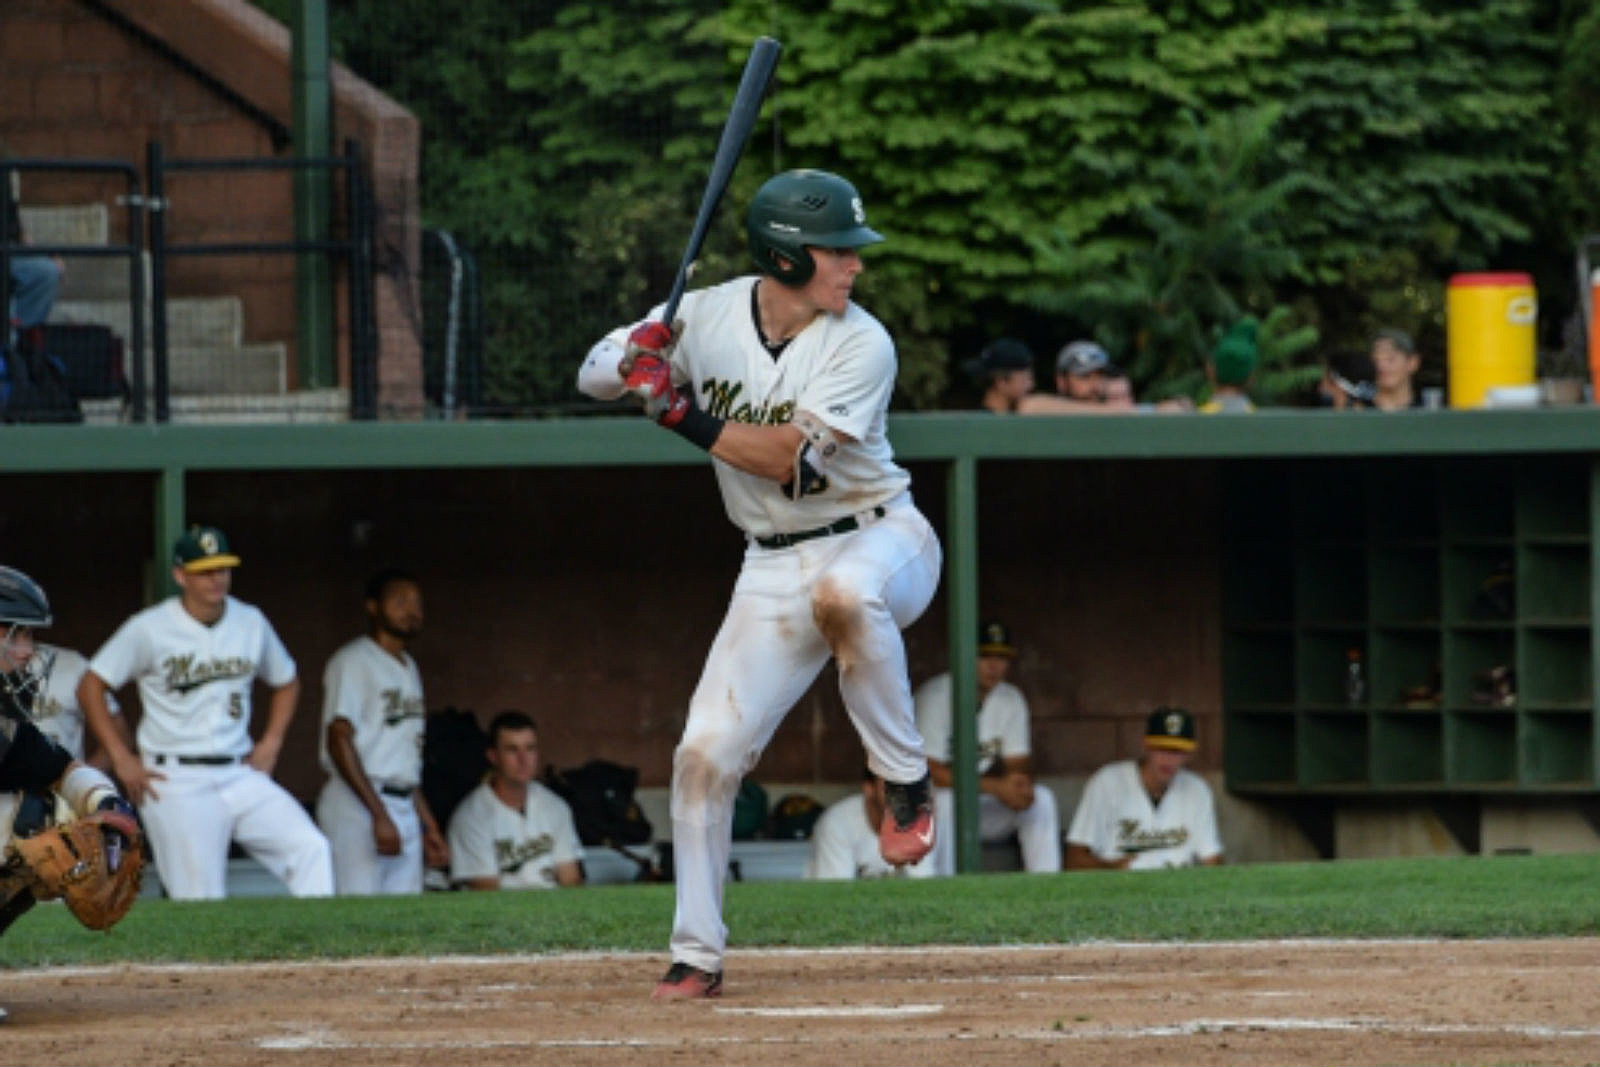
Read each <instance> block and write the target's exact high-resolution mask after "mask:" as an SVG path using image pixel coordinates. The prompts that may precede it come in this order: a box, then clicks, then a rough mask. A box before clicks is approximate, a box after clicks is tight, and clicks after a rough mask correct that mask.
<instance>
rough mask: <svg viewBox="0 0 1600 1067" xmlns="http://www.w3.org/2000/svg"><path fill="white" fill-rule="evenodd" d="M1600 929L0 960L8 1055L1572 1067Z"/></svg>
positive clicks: (183, 1059)
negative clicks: (689, 951) (677, 979)
mask: <svg viewBox="0 0 1600 1067" xmlns="http://www.w3.org/2000/svg"><path fill="white" fill-rule="evenodd" d="M1596 959H1600V940H1596V939H1572V940H1548V941H1288V942H1285V941H1275V942H1259V943H1258V942H1250V943H1227V944H1187V943H1185V944H1086V945H1076V946H1021V947H992V946H985V947H932V948H917V949H909V948H894V949H888V948H849V949H831V950H825V951H803V950H758V949H744V950H737V949H736V950H735V951H734V952H732V953H731V954H730V956H729V959H728V962H727V979H726V982H727V984H726V993H725V995H724V996H723V997H722V998H720V999H718V1000H712V1001H697V1002H675V1003H656V1002H653V1001H651V1000H650V999H649V993H650V990H651V988H652V986H653V985H654V982H655V979H656V978H658V977H659V973H658V972H661V971H664V970H665V967H666V963H667V960H666V959H665V957H664V956H659V955H623V954H580V955H564V956H538V957H536V956H503V957H499V956H497V957H473V958H466V957H450V958H447V959H439V960H423V959H399V960H355V961H345V962H331V963H317V964H249V965H239V966H211V965H204V966H189V965H162V966H131V965H130V966H119V967H104V968H73V969H45V970H29V971H8V972H4V973H0V1004H4V1005H5V1006H6V1007H7V1008H8V1009H9V1010H10V1013H11V1018H10V1021H9V1022H8V1023H6V1025H5V1030H4V1031H3V1037H4V1044H3V1045H0V1048H3V1049H4V1051H3V1053H0V1061H3V1062H6V1063H27V1064H128V1065H141V1064H204V1063H230V1064H245V1065H249V1064H302V1063H303V1064H307V1065H311V1064H335V1065H343V1064H456V1063H459V1064H474V1065H494V1064H508V1065H509V1064H640V1065H644V1064H656V1063H668V1062H671V1063H684V1064H693V1063H706V1064H740V1063H763V1064H802V1065H811V1064H839V1063H850V1064H863V1065H870V1064H905V1063H919V1064H950V1065H959V1067H973V1065H975V1064H1040V1063H1051V1064H1080V1063H1082V1064H1124V1063H1126V1064H1437V1063H1453V1064H1485V1065H1488V1064H1501V1063H1522V1064H1546V1063H1548V1064H1585V1063H1594V1062H1596V1055H1595V1053H1596V1050H1597V1049H1600V1021H1597V1020H1596V1019H1595V1018H1594V1017H1593V1014H1592V1007H1593V1003H1592V997H1591V996H1589V995H1588V993H1589V990H1588V986H1589V985H1590V984H1592V980H1593V974H1594V971H1593V967H1594V961H1595V960H1596Z"/></svg>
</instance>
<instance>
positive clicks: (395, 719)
mask: <svg viewBox="0 0 1600 1067" xmlns="http://www.w3.org/2000/svg"><path fill="white" fill-rule="evenodd" d="M378 699H379V700H380V701H381V702H382V703H383V725H385V726H399V725H400V724H401V723H403V722H405V721H406V720H407V719H421V718H424V717H425V716H426V715H427V709H426V708H424V707H423V702H422V698H421V697H408V696H405V695H404V694H402V693H401V692H400V690H398V689H385V690H384V691H383V692H381V693H379V694H378Z"/></svg>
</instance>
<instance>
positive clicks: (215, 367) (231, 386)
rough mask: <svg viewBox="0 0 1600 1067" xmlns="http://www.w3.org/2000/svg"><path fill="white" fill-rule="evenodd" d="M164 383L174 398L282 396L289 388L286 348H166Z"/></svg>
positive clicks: (280, 344) (281, 345)
mask: <svg viewBox="0 0 1600 1067" xmlns="http://www.w3.org/2000/svg"><path fill="white" fill-rule="evenodd" d="M146 380H147V381H150V380H151V379H146ZM167 382H168V384H169V385H170V386H171V389H172V395H173V397H174V398H176V397H179V396H209V395H216V394H224V393H249V394H263V393H265V394H276V395H282V394H283V393H285V392H287V391H288V388H289V347H288V346H287V345H285V344H284V343H283V342H281V341H274V342H270V343H267V344H254V345H224V346H209V345H208V346H204V347H184V348H175V347H174V348H168V349H167Z"/></svg>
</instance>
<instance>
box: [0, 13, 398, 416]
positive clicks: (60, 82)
mask: <svg viewBox="0 0 1600 1067" xmlns="http://www.w3.org/2000/svg"><path fill="white" fill-rule="evenodd" d="M102 6H103V7H104V8H106V9H108V10H109V11H110V12H111V13H112V16H111V17H108V16H107V15H106V14H104V13H102V12H101V11H100V10H97V8H96V7H92V6H90V5H88V4H85V3H82V2H81V0H6V2H5V3H4V4H0V138H3V144H0V151H3V152H4V153H5V154H9V155H13V156H64V157H82V158H95V159H108V158H109V159H120V160H126V161H128V162H131V163H133V164H134V165H135V166H137V167H138V168H139V170H140V172H141V174H142V173H143V172H144V160H145V146H146V144H147V143H149V142H150V141H159V142H160V143H161V144H162V145H163V146H164V148H165V151H166V154H167V155H168V156H169V157H233V156H246V157H273V156H282V155H284V154H286V152H287V147H286V146H284V145H280V144H275V143H274V139H273V134H274V129H273V123H274V122H275V123H277V124H278V127H279V132H281V130H282V129H287V128H288V127H289V126H290V124H291V119H292V116H291V113H290V66H289V64H290V39H289V33H288V30H287V29H286V28H285V27H283V26H282V25H281V24H279V23H276V22H274V21H273V20H272V19H270V18H268V17H267V16H266V15H264V14H262V13H261V12H260V11H259V10H257V9H256V8H254V7H252V6H251V5H250V4H249V3H247V2H245V0H161V2H160V3H152V2H149V0H102ZM167 51H170V52H173V53H176V54H179V55H182V56H183V57H185V59H186V61H187V62H188V63H189V64H191V65H192V67H193V68H194V69H185V67H184V66H183V65H180V64H178V63H175V62H173V61H172V59H171V58H169V55H168V54H167ZM333 82H334V101H335V103H334V142H335V144H334V147H335V151H338V150H339V145H340V144H342V142H343V140H344V139H345V138H346V137H354V138H356V139H357V140H358V141H359V142H360V143H361V145H362V150H363V153H364V159H365V162H366V164H367V166H368V168H369V173H370V175H371V177H372V181H373V187H374V192H375V194H376V195H377V197H378V198H379V219H380V220H381V225H380V230H379V232H378V234H377V240H376V242H375V243H376V249H377V251H376V256H377V263H376V267H377V272H378V280H377V287H378V291H377V294H376V299H377V314H378V323H379V331H378V332H379V372H378V377H379V383H380V403H382V404H383V405H384V406H385V407H386V409H389V410H391V411H396V412H402V413H408V414H409V413H414V412H415V411H417V410H418V409H419V408H420V406H421V397H422V392H421V341H420V338H421V322H420V311H419V310H418V309H419V306H420V301H418V299H417V297H416V293H417V280H418V278H417V272H418V269H419V264H420V262H421V253H420V241H421V222H420V212H421V206H420V203H419V201H418V192H417V166H418V159H419V153H420V130H419V127H418V123H417V121H416V119H415V118H414V117H412V116H411V115H410V114H409V113H408V112H406V111H405V110H404V109H403V108H401V107H400V106H399V105H398V104H396V103H395V102H394V101H392V100H390V99H388V98H387V97H385V96H384V95H383V94H382V93H379V92H378V91H377V90H375V89H373V88H372V87H371V86H369V85H367V84H366V83H364V82H362V81H361V80H360V79H359V78H356V77H355V76H354V75H353V74H351V73H350V72H349V71H347V70H344V69H343V68H338V67H336V68H335V70H334V74H333ZM268 118H270V120H271V121H267V119H268ZM121 192H122V187H121V185H120V183H117V182H111V181H106V180H101V179H94V180H88V179H81V178H65V177H59V176H55V175H49V176H46V175H29V176H28V177H27V178H26V179H25V182H24V189H23V195H24V198H25V200H26V202H28V203H33V204H77V203H86V202H102V203H106V204H107V205H108V207H111V208H112V211H111V214H112V219H113V232H112V239H113V240H114V241H125V240H126V239H127V235H126V226H125V223H124V217H123V213H122V212H120V211H118V210H117V209H116V208H115V197H116V196H117V195H119V194H120V193H121ZM167 194H168V197H169V199H170V201H171V203H172V208H171V210H170V211H169V213H168V215H167V220H166V222H167V235H168V239H169V240H170V241H174V242H180V241H202V240H203V241H225V240H237V241H247V240H290V239H292V238H293V236H294V223H293V215H292V205H293V195H292V179H291V177H290V176H289V174H288V172H281V173H278V172H258V173H245V172H240V173H223V174H178V175H174V176H173V177H172V178H171V180H170V181H169V183H168V188H167ZM69 266H70V265H69ZM294 275H295V271H294V259H293V257H290V256H285V255H276V254H274V255H255V256H248V257H245V256H240V257H214V256H206V257H189V258H184V257H174V258H173V259H172V260H171V263H170V268H169V274H168V295H169V296H172V297H182V296H218V295H229V294H236V295H238V296H240V297H241V298H242V299H243V301H244V306H245V340H246V341H250V342H258V341H260V342H265V341H282V342H285V343H287V344H288V345H289V350H290V353H291V355H290V360H289V371H290V386H291V388H292V387H294V386H295V384H296V382H295V370H296V360H295V358H294V355H293V353H294V351H295V347H296V345H295V341H296V333H295V316H294V296H295V294H294ZM341 299H342V297H341ZM340 315H341V321H342V320H343V309H342V306H341V310H340ZM348 359H349V353H348V350H346V349H344V347H343V346H342V345H341V354H340V366H341V369H340V375H341V380H342V381H345V382H348V376H349V370H348Z"/></svg>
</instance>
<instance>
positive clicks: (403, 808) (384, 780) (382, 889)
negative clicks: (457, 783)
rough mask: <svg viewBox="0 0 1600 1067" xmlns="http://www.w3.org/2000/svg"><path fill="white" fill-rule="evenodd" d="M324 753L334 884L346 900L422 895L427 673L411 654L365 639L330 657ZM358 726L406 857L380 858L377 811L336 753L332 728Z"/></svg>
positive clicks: (322, 800) (320, 812)
mask: <svg viewBox="0 0 1600 1067" xmlns="http://www.w3.org/2000/svg"><path fill="white" fill-rule="evenodd" d="M322 692H323V700H322V733H321V742H320V748H319V754H320V758H321V761H322V769H323V770H324V771H326V772H328V781H327V782H326V783H325V784H324V785H323V787H322V793H321V794H320V795H319V796H318V797H317V825H318V826H320V827H322V832H323V833H325V834H327V835H328V844H329V845H330V846H331V847H332V849H333V881H334V885H335V886H336V887H337V889H338V891H339V894H340V895H341V896H348V895H353V894H362V895H371V894H374V893H420V892H422V873H423V872H422V820H421V818H420V817H419V816H418V815H417V806H416V801H415V799H414V794H415V793H416V790H417V787H418V786H419V785H421V783H422V735H423V727H424V725H425V723H426V721H427V705H426V704H425V703H424V702H423V697H422V675H421V674H420V673H419V672H418V671H417V664H416V661H415V660H413V659H412V658H411V656H410V655H409V654H408V653H405V652H402V653H401V654H400V655H399V656H398V657H397V656H394V655H392V654H391V653H389V652H388V651H387V650H385V649H384V647H383V646H382V645H380V644H378V642H376V641H374V640H373V639H372V638H371V637H369V636H365V635H363V636H361V637H358V638H356V639H355V640H353V641H351V642H349V643H348V644H346V645H345V646H344V647H343V648H340V649H339V650H338V651H337V652H335V653H334V654H333V655H332V656H331V657H330V658H329V659H328V666H327V667H326V669H324V671H323V674H322ZM335 719H344V720H345V721H346V722H348V723H349V724H350V726H351V727H352V730H353V733H352V740H353V742H354V744H355V749H356V755H357V756H358V757H360V759H361V767H362V770H364V771H365V772H366V775H367V781H368V782H370V783H371V784H372V788H373V789H375V790H376V791H377V793H378V796H379V798H380V799H382V801H383V805H384V807H385V808H387V809H388V812H389V818H390V819H391V820H392V821H393V822H394V825H395V829H396V830H398V831H399V832H400V855H398V856H380V855H378V848H377V845H376V843H375V842H374V841H373V839H372V813H371V812H369V811H368V810H367V807H366V805H365V804H363V803H361V798H360V797H359V796H357V795H356V791H355V790H354V789H352V788H350V784H349V783H348V782H346V781H345V780H344V777H343V775H341V774H340V773H339V770H338V768H337V767H335V766H334V763H333V758H332V757H331V756H330V755H329V754H328V727H329V726H330V725H332V724H333V722H334V720H335Z"/></svg>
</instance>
